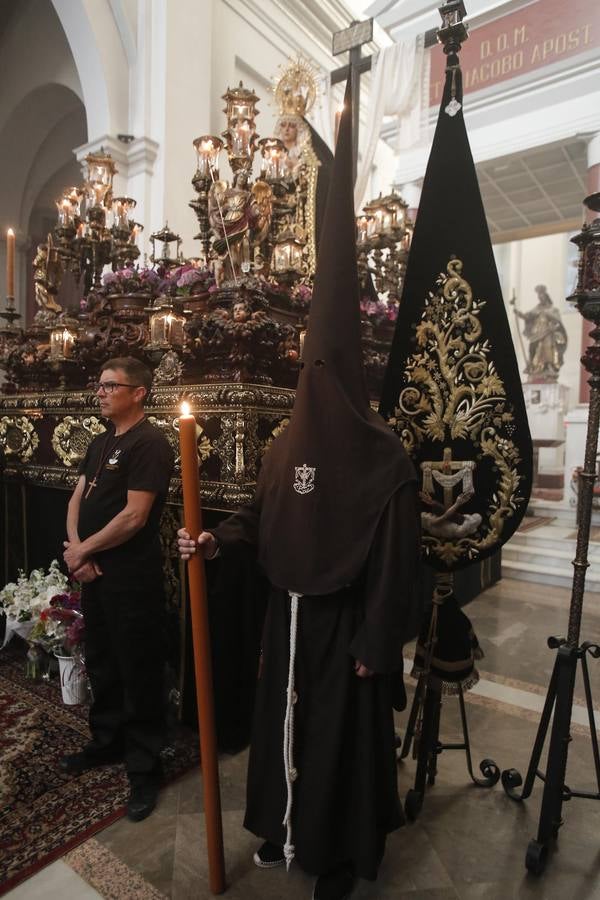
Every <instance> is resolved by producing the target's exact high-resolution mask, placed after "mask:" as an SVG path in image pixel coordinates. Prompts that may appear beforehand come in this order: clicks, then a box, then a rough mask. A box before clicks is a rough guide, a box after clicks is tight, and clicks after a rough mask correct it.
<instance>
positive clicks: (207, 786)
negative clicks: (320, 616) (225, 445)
mask: <svg viewBox="0 0 600 900" xmlns="http://www.w3.org/2000/svg"><path fill="white" fill-rule="evenodd" d="M179 447H180V452H181V486H182V493H183V520H184V524H185V527H186V529H187V531H188V532H189V534H190V535H191V537H192V538H194V539H196V538H197V537H198V535H199V534H200V532H201V531H202V511H201V508H200V476H199V472H198V462H199V460H198V436H197V432H196V418H195V416H193V415H192V414H191V412H190V408H189V404H187V403H182V404H181V415H180V417H179ZM188 581H189V593H190V610H191V620H192V638H193V645H194V672H195V676H196V701H197V706H198V729H199V732H200V758H201V769H202V778H203V782H204V815H205V821H206V840H207V847H208V876H209V884H210V889H211V891H212V892H213V894H222V893H223V891H224V890H225V861H224V856H223V826H222V821H221V797H220V793H219V765H218V758H217V740H216V734H215V711H214V696H213V684H212V664H211V652H210V634H209V628H208V603H207V598H206V576H205V572H204V559H203V557H202V555H201V553H194V554H193V555H192V556H191V558H190V560H189V561H188Z"/></svg>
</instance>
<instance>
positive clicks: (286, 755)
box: [283, 591, 302, 872]
mask: <svg viewBox="0 0 600 900" xmlns="http://www.w3.org/2000/svg"><path fill="white" fill-rule="evenodd" d="M288 593H289V595H290V598H291V601H292V602H291V607H290V612H291V616H290V665H289V669H288V683H287V704H286V708H285V722H284V724H283V766H284V769H285V783H286V785H287V805H286V808H285V816H284V817H283V824H284V825H285V827H286V837H285V844H284V847H283V855H284V857H285V866H286V869H287V870H288V872H289V869H290V865H291V862H292V860H293V858H294V855H295V849H296V848H295V847H294V845H293V844H292V806H293V787H294V781H295V780H296V778H297V777H298V772H297V770H296V768H295V767H294V704H295V702H296V692H295V688H294V682H295V665H296V634H297V630H298V600H299V598H300V597H301V596H302V594H296V593H294V592H293V591H288Z"/></svg>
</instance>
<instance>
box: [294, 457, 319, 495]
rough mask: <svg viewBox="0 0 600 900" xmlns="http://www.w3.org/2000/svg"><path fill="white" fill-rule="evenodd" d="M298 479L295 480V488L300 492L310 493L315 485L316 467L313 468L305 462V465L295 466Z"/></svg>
mask: <svg viewBox="0 0 600 900" xmlns="http://www.w3.org/2000/svg"><path fill="white" fill-rule="evenodd" d="M294 468H295V470H296V480H295V481H294V490H295V491H296V493H298V494H310V492H311V491H312V490H314V487H315V472H316V471H317V470H316V468H314V467H313V468H311V467H310V466H307V465H306V463H304V465H303V466H295V467H294Z"/></svg>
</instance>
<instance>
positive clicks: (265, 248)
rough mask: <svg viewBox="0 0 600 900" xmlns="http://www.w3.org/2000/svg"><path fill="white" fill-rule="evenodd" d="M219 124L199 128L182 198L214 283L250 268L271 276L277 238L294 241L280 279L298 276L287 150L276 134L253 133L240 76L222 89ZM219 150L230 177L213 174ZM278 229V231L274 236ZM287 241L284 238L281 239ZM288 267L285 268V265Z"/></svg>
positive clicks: (250, 100) (251, 97) (250, 101)
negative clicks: (217, 130) (215, 129)
mask: <svg viewBox="0 0 600 900" xmlns="http://www.w3.org/2000/svg"><path fill="white" fill-rule="evenodd" d="M223 99H224V100H225V103H226V106H225V109H224V112H225V115H226V117H227V128H226V129H225V131H223V133H222V136H221V138H220V137H217V136H215V135H202V136H201V137H199V138H196V140H195V141H194V147H195V149H196V154H197V167H196V172H195V174H194V177H193V179H192V185H193V187H194V190H195V191H196V194H197V197H195V198H194V199H193V200H192V201H190V206H191V207H192V209H193V210H194V212H195V213H196V216H197V218H198V224H199V232H198V234H197V238H198V239H199V240H200V241H201V242H202V248H203V253H204V260H205V262H206V263H208V262H209V260H211V259H216V260H217V262H218V264H217V271H218V272H219V273H221V272H222V274H219V282H220V283H221V282H224V283H226V284H229V283H233V284H234V285H237V284H239V283H240V282H241V281H243V280H244V278H246V277H247V276H249V275H250V274H251V273H252V272H255V273H258V272H262V274H263V275H268V274H269V273H270V274H271V275H272V276H273V277H274V279H275V280H279V277H278V269H277V266H276V265H274V264H273V256H274V253H275V252H277V251H276V248H280V250H279V258H280V259H283V257H282V255H281V245H282V244H285V241H286V240H287V241H288V242H290V241H293V242H294V251H293V252H292V251H291V250H290V252H289V254H288V257H289V258H288V264H287V265H286V266H283V267H282V268H281V271H283V281H285V282H286V283H289V280H290V277H291V278H292V280H295V278H299V277H300V276H301V275H302V273H303V271H304V267H303V266H301V265H299V264H298V253H297V252H296V251H297V248H298V247H300V246H301V247H302V248H303V247H304V245H305V244H306V239H305V236H303V235H301V234H300V233H299V232H298V230H297V229H294V237H293V239H292V238H291V237H290V234H289V232H290V231H291V230H292V222H293V218H294V213H295V209H296V199H295V193H296V184H295V181H294V179H293V177H292V175H291V174H290V171H289V168H288V166H287V163H286V160H287V150H286V148H285V146H284V144H283V142H282V141H281V140H279V139H278V138H275V137H267V138H262V139H261V140H258V138H259V135H258V134H257V132H256V128H255V119H256V116H257V115H258V110H257V109H256V104H257V102H258V97H257V95H256V94H255V93H254V91H251V90H248V89H247V88H245V87H244V86H243V84H242V82H240V84H239V86H238V87H237V88H234V89H228V90H227V92H226V93H225V94H224V95H223ZM222 150H226V152H227V157H228V161H229V165H230V168H231V171H232V173H233V179H232V182H231V184H229V183H228V182H226V181H223V180H221V179H220V176H219V167H218V159H219V155H220V153H221V151H222ZM257 150H259V151H260V154H261V157H262V159H261V169H260V175H259V177H258V178H257V179H256V180H255V181H254V183H253V184H251V183H250V179H251V173H252V166H253V160H254V156H255V154H256V151H257ZM282 233H284V234H283V235H282ZM286 246H290V244H289V243H288V245H286ZM292 270H293V271H292Z"/></svg>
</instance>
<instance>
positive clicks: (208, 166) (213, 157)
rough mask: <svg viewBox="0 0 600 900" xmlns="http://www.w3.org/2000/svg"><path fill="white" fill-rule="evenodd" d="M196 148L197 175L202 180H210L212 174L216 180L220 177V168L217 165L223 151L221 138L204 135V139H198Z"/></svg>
mask: <svg viewBox="0 0 600 900" xmlns="http://www.w3.org/2000/svg"><path fill="white" fill-rule="evenodd" d="M194 147H195V148H196V153H197V155H198V168H197V171H196V174H197V175H200V176H201V177H202V178H210V176H211V172H212V173H213V174H214V176H215V178H218V177H219V171H218V169H219V167H218V165H217V162H218V159H219V153H220V152H221V150H222V149H223V141H222V140H221V138H218V137H214V135H211V134H204V135H202V137H198V138H196V140H195V141H194Z"/></svg>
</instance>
